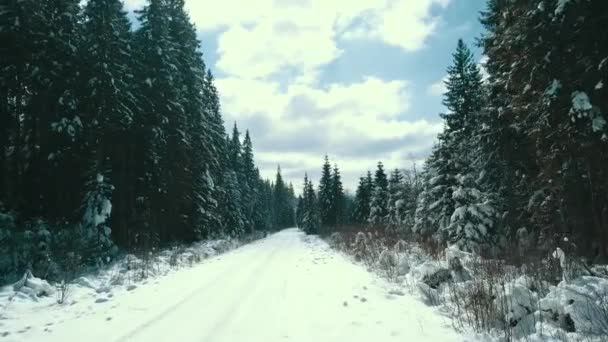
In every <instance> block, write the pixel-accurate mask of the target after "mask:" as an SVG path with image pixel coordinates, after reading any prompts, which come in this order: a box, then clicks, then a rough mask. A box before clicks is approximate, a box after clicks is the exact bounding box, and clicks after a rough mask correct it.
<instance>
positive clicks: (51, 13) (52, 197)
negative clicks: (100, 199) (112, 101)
mask: <svg viewBox="0 0 608 342" xmlns="http://www.w3.org/2000/svg"><path fill="white" fill-rule="evenodd" d="M17 6H19V5H17ZM34 8H38V9H40V10H41V12H40V14H41V15H42V16H43V19H42V22H41V24H42V26H40V28H41V29H42V30H43V31H42V32H40V33H41V35H40V36H37V37H31V38H33V42H32V43H31V44H35V45H34V46H35V48H36V51H35V52H34V53H33V56H32V57H28V58H27V59H26V60H28V59H30V58H31V63H32V65H30V66H29V72H30V75H29V76H30V77H31V79H30V80H29V81H28V83H29V84H27V85H26V84H24V85H23V86H25V89H27V90H28V93H30V94H31V95H30V97H29V99H27V100H26V101H27V102H26V103H27V105H26V106H27V108H28V113H27V115H26V116H25V117H24V121H23V124H22V127H21V129H23V132H24V134H25V135H24V136H23V138H25V139H24V141H23V148H24V150H23V153H24V154H23V156H22V157H24V158H25V159H27V161H26V162H25V160H23V161H24V162H23V164H22V166H23V167H24V169H22V170H21V171H20V173H21V177H23V179H22V181H21V183H20V187H21V189H20V191H22V192H23V196H25V198H24V202H22V203H24V204H25V206H26V207H25V208H23V209H25V213H26V215H28V216H30V215H38V216H42V217H45V218H47V219H49V220H50V221H55V220H67V221H71V222H73V221H75V220H76V219H77V217H75V216H74V214H75V212H76V211H75V210H74V209H75V208H77V207H78V206H79V204H80V200H81V198H79V197H80V195H81V194H82V191H83V188H82V187H83V185H84V182H83V180H82V175H83V173H84V172H83V170H84V169H85V166H86V163H84V162H83V161H84V158H83V156H84V154H85V152H86V151H85V144H84V136H83V125H82V121H81V119H82V118H81V117H80V115H79V113H78V97H77V89H78V73H79V69H80V59H79V55H78V53H79V51H78V46H79V43H80V40H81V38H82V36H81V32H80V30H79V26H78V25H79V12H80V7H79V1H78V0H58V1H48V2H42V4H41V6H40V7H39V6H38V5H36V6H34ZM28 11H29V10H28ZM26 15H29V13H28V14H26ZM34 18H36V17H34ZM27 22H28V21H27V20H26V21H24V22H23V23H24V24H25V23H27ZM11 53H12V52H11ZM22 100H25V99H22ZM26 137H28V138H26ZM48 179H53V180H54V181H53V182H49V181H48Z"/></svg>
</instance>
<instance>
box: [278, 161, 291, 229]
mask: <svg viewBox="0 0 608 342" xmlns="http://www.w3.org/2000/svg"><path fill="white" fill-rule="evenodd" d="M273 202H274V212H275V220H276V225H275V228H276V229H282V228H287V227H291V226H293V225H294V223H295V213H294V207H293V205H292V204H293V202H294V199H293V198H292V195H291V194H290V193H289V188H288V187H287V186H286V185H285V182H284V181H283V176H282V175H281V167H280V166H278V167H277V175H276V178H275V182H274V188H273Z"/></svg>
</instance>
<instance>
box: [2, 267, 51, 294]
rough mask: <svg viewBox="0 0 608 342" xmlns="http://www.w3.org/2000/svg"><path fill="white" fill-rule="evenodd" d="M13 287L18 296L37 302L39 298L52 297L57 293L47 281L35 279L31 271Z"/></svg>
mask: <svg viewBox="0 0 608 342" xmlns="http://www.w3.org/2000/svg"><path fill="white" fill-rule="evenodd" d="M12 287H13V290H14V291H15V294H16V295H17V296H19V297H22V296H24V295H25V296H26V297H28V298H31V299H33V300H35V301H38V298H39V297H50V296H52V295H53V294H54V293H55V289H54V288H53V287H52V286H51V285H50V284H49V283H48V282H47V281H46V280H42V279H40V278H36V277H34V275H33V274H32V272H30V271H27V272H25V274H24V275H23V277H22V278H21V279H20V280H19V281H17V282H16V283H15V284H13V286H12Z"/></svg>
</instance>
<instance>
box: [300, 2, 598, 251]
mask: <svg viewBox="0 0 608 342" xmlns="http://www.w3.org/2000/svg"><path fill="white" fill-rule="evenodd" d="M605 13H608V3H607V2H605V1H600V0H597V1H596V0H591V1H557V0H547V1H542V2H531V1H510V0H489V1H488V3H487V8H486V10H484V11H483V12H482V13H481V16H480V20H481V22H482V24H483V26H484V27H485V32H484V33H483V34H482V36H481V37H480V39H479V40H478V44H479V47H480V48H481V49H482V53H483V55H484V56H485V57H486V58H487V61H485V63H484V64H485V69H486V71H487V74H488V75H487V78H485V79H484V77H483V76H482V73H481V71H480V68H479V66H478V64H477V62H476V60H475V58H474V56H473V54H472V52H471V51H470V49H469V48H468V47H467V46H466V45H465V44H464V43H463V41H462V40H460V41H458V44H457V48H456V51H455V52H454V54H453V62H452V64H451V66H450V67H449V68H448V70H447V73H448V77H447V80H446V81H445V85H446V89H447V90H446V92H445V94H444V97H443V104H444V105H445V107H446V108H447V111H446V112H445V113H443V114H441V118H442V119H443V122H444V129H443V131H442V132H441V133H440V134H439V135H438V137H437V143H436V144H435V146H434V148H433V150H432V153H431V155H430V156H429V157H428V159H427V160H426V162H425V165H424V168H423V170H422V171H421V172H420V173H417V172H415V170H414V171H412V172H406V173H405V174H404V173H402V172H400V171H398V170H397V171H394V172H392V173H391V175H390V178H389V179H388V181H387V176H386V174H385V173H384V170H383V167H382V164H379V165H378V169H377V170H376V173H375V175H374V177H372V175H371V173H369V172H368V173H367V176H365V177H362V178H361V180H360V183H359V186H358V189H357V192H356V196H355V200H354V203H353V206H352V210H351V212H352V215H351V219H352V221H351V223H352V224H360V225H361V224H365V225H372V226H375V227H387V228H390V229H396V230H398V231H399V232H401V233H403V234H413V235H414V236H417V237H420V238H425V239H433V240H435V241H438V242H440V243H442V244H446V243H447V244H454V245H457V246H458V247H460V248H462V249H464V250H467V251H477V252H486V253H490V254H496V253H500V251H505V250H508V249H510V248H512V247H514V248H516V249H517V250H519V251H520V253H531V252H532V251H534V252H540V253H545V252H547V251H550V250H551V249H552V248H555V246H556V245H559V244H563V243H565V241H568V244H570V245H572V246H575V250H576V253H579V254H581V255H584V256H587V257H589V258H590V259H593V260H595V261H599V260H604V261H605V260H606V258H607V257H608V125H607V124H606V121H607V119H608V90H607V89H608V88H606V86H605V85H606V83H607V82H608V33H607V32H606V30H604V29H603V27H604V26H605V25H606V24H608V17H606V16H605V15H604V14H605ZM404 176H405V177H404ZM306 182H309V181H308V180H307V181H305V183H306ZM305 189H306V186H305ZM321 191H322V187H320V188H319V195H318V197H319V198H321V194H320V193H321ZM307 192H308V193H309V194H308V195H306V198H308V199H310V198H312V199H313V200H314V189H313V188H312V187H311V186H310V185H309V186H308V191H307ZM307 192H306V191H305V194H306V193H307ZM317 201H319V200H317ZM305 202H306V201H305ZM309 202H310V200H309ZM323 207H325V205H319V209H318V210H321V208H323ZM313 217H315V219H316V216H314V215H313Z"/></svg>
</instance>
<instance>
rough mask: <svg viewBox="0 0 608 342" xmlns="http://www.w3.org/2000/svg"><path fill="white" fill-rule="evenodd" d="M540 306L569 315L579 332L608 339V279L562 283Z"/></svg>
mask: <svg viewBox="0 0 608 342" xmlns="http://www.w3.org/2000/svg"><path fill="white" fill-rule="evenodd" d="M540 307H541V310H543V311H545V312H552V313H554V314H558V315H568V316H569V317H570V319H571V320H572V322H573V324H574V329H576V332H578V333H583V334H587V335H596V336H608V279H605V278H598V277H591V276H583V277H580V278H577V279H575V280H573V281H571V282H565V281H562V282H561V283H559V284H558V285H557V286H555V287H552V288H551V289H550V291H549V293H548V294H547V296H546V297H545V298H542V299H541V300H540Z"/></svg>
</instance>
